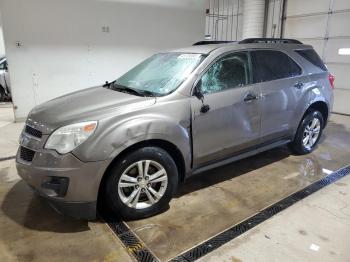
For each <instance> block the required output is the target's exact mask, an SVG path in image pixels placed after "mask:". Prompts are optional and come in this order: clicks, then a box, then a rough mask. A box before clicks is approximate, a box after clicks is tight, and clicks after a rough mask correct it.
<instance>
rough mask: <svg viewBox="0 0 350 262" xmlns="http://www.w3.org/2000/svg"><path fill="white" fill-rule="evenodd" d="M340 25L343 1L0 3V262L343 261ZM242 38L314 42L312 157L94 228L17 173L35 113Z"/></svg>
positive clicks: (347, 11)
mask: <svg viewBox="0 0 350 262" xmlns="http://www.w3.org/2000/svg"><path fill="white" fill-rule="evenodd" d="M349 24H350V2H349V1H348V0H308V1H302V0H181V1H171V0H128V1H126V0H73V1H72V0H30V1H25V0H2V1H0V57H1V58H6V63H7V64H6V67H4V68H1V67H0V77H1V81H0V88H3V89H4V92H5V94H4V97H2V96H1V98H3V101H0V261H118V262H119V261H123V262H124V261H213V262H214V261H215V262H216V261H344V262H345V261H349V260H350V251H349V244H348V243H349V242H350V237H349V236H350V176H347V175H348V174H349V173H350V165H349V164H350V105H349V102H348V101H349V100H350V86H349V84H348V82H349V81H348V79H347V76H348V73H349V72H350V27H349V26H348V25H349ZM248 38H273V39H279V38H283V39H296V40H298V41H300V42H302V43H303V44H306V45H312V46H313V48H314V49H315V51H316V52H317V54H318V55H319V57H320V58H321V59H322V60H323V62H324V64H325V65H326V67H327V69H328V71H329V72H330V73H331V74H332V75H334V77H335V85H334V90H332V93H333V95H334V104H333V108H332V110H331V112H330V116H329V120H328V124H327V126H326V127H325V129H324V132H323V134H322V137H321V138H320V142H319V144H318V145H317V147H316V149H315V150H314V151H313V152H312V153H310V154H305V155H296V154H293V153H292V152H291V150H289V148H288V147H287V146H286V145H283V146H280V147H276V148H273V149H271V150H268V151H265V152H262V153H260V154H257V155H254V156H249V157H248V158H245V159H239V160H238V161H236V162H232V163H227V164H225V165H222V166H219V167H216V168H213V169H210V170H205V171H203V172H201V173H200V174H196V175H194V176H191V177H189V178H188V179H186V180H185V181H184V182H183V184H182V185H181V186H179V188H178V190H177V191H176V193H175V194H174V197H173V199H172V201H171V202H170V204H169V207H168V208H167V209H166V210H163V211H162V212H160V213H159V214H157V215H155V216H150V217H147V218H143V219H137V220H125V219H121V218H119V217H116V216H114V215H111V214H110V213H109V211H108V210H105V209H104V208H101V209H99V211H98V217H97V218H96V219H93V220H79V219H75V218H71V217H69V216H65V215H62V214H60V213H59V212H56V210H54V208H52V207H51V205H50V204H49V203H48V202H47V201H45V200H44V199H42V198H41V197H40V196H38V195H37V194H36V193H35V192H33V190H32V188H31V187H30V186H28V185H27V184H26V183H25V181H24V180H23V179H21V177H20V176H19V175H18V171H17V168H16V161H17V159H16V154H17V151H18V148H19V143H21V141H19V137H20V136H22V134H23V132H25V127H26V119H27V117H28V114H30V113H31V112H32V110H33V108H35V107H36V108H38V106H39V107H40V106H41V105H42V104H44V105H45V103H47V102H48V101H50V100H52V99H56V98H57V97H61V96H64V95H67V94H69V93H73V92H77V91H80V90H84V89H86V88H90V87H97V86H101V85H103V84H105V83H106V82H107V83H108V82H111V81H114V80H115V79H117V78H119V77H120V76H122V75H123V74H124V73H125V72H127V71H128V70H130V69H131V68H132V67H134V66H135V65H136V64H138V63H140V62H141V61H142V60H144V59H146V58H148V57H150V56H151V55H153V54H155V53H161V52H167V51H168V50H174V49H176V50H177V49H178V50H180V48H185V47H190V46H192V45H193V44H194V43H196V42H199V41H227V42H230V43H227V45H231V44H232V45H234V44H237V42H238V41H241V40H243V39H248ZM1 61H3V60H1ZM1 61H0V63H1ZM3 86H4V87H3ZM100 99H101V100H100ZM198 101H200V100H198ZM98 103H103V101H102V98H101V97H100V98H99V97H96V98H95V100H94V101H93V104H98ZM202 103H203V100H202ZM65 106H66V107H67V108H72V106H71V107H68V105H64V104H63V105H62V107H63V109H64V107H65ZM74 106H75V105H74ZM74 106H73V107H74ZM78 109H79V104H77V105H76V108H74V110H78ZM74 110H73V111H74ZM179 111H180V110H179ZM88 120H92V119H88ZM27 121H28V120H27ZM139 121H141V122H142V120H139ZM167 131H168V132H169V133H170V132H171V131H170V130H167ZM217 131H218V130H217ZM130 132H131V131H130ZM212 139H213V141H215V140H216V139H217V138H215V137H214V136H213V137H212ZM97 147H98V144H96V148H97ZM79 186H80V187H83V185H79Z"/></svg>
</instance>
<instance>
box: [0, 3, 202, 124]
mask: <svg viewBox="0 0 350 262" xmlns="http://www.w3.org/2000/svg"><path fill="white" fill-rule="evenodd" d="M0 9H1V12H2V16H3V26H4V36H5V45H6V51H7V57H8V60H9V66H10V67H9V72H10V75H11V84H12V87H13V88H12V91H13V100H14V104H15V106H17V110H16V111H15V115H16V118H17V119H18V118H24V117H26V115H27V113H28V112H29V110H30V109H31V108H32V107H33V106H35V105H37V104H40V103H42V102H45V101H47V100H49V99H52V98H54V97H57V96H60V95H63V94H65V93H69V92H73V91H76V90H80V89H83V88H87V87H90V86H94V85H100V84H103V83H104V81H106V80H109V81H110V80H114V79H116V78H117V77H118V76H120V75H121V74H123V73H124V72H126V71H127V70H128V69H129V68H131V67H132V66H134V65H135V64H136V63H138V62H140V61H141V60H142V59H144V58H146V57H148V56H150V55H151V54H153V53H155V52H159V51H162V50H166V49H172V48H178V47H181V46H188V45H191V44H193V43H194V42H196V41H199V40H202V39H203V38H204V29H205V28H204V24H205V15H204V10H205V2H204V1H202V0H182V1H172V0H148V1H146V0H129V1H126V0H74V1H73V0H31V1H26V0H2V1H0ZM103 27H105V28H106V27H107V28H108V30H105V31H108V32H103V30H102V28H103ZM17 41H18V42H19V43H20V45H21V46H20V47H17V46H16V42H17ZM96 99H97V100H98V98H96Z"/></svg>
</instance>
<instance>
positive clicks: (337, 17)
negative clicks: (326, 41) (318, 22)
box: [329, 0, 350, 38]
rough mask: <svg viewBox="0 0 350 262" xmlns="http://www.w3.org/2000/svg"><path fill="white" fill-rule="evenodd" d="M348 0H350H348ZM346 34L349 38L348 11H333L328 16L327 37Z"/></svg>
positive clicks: (349, 14)
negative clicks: (333, 12)
mask: <svg viewBox="0 0 350 262" xmlns="http://www.w3.org/2000/svg"><path fill="white" fill-rule="evenodd" d="M349 2H350V0H349ZM338 36H348V37H349V38H350V13H349V12H346V13H335V14H332V16H330V21H329V37H338Z"/></svg>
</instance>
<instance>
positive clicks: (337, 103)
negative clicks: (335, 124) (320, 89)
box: [333, 89, 350, 114]
mask: <svg viewBox="0 0 350 262" xmlns="http://www.w3.org/2000/svg"><path fill="white" fill-rule="evenodd" d="M349 97H350V91H349V90H343V89H335V90H334V106H333V112H336V113H341V114H350V108H349Z"/></svg>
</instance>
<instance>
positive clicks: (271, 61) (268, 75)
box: [252, 50, 308, 143]
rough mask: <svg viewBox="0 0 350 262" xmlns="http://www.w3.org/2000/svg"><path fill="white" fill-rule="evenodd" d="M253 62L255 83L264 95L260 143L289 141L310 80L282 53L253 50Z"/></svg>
mask: <svg viewBox="0 0 350 262" xmlns="http://www.w3.org/2000/svg"><path fill="white" fill-rule="evenodd" d="M252 60H253V71H254V82H255V83H258V84H259V86H260V88H261V92H262V114H261V140H260V143H269V142H274V141H276V140H279V139H282V138H289V137H290V136H291V135H292V133H293V128H294V127H295V121H296V120H295V119H294V115H295V110H296V109H297V106H298V102H299V100H300V98H301V95H302V92H303V86H304V85H305V83H306V82H307V81H308V77H307V76H305V75H303V72H302V68H301V67H300V66H299V65H298V64H297V63H296V62H295V61H294V60H293V59H292V58H291V57H290V56H288V55H287V54H286V53H284V52H282V51H279V50H254V51H252Z"/></svg>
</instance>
